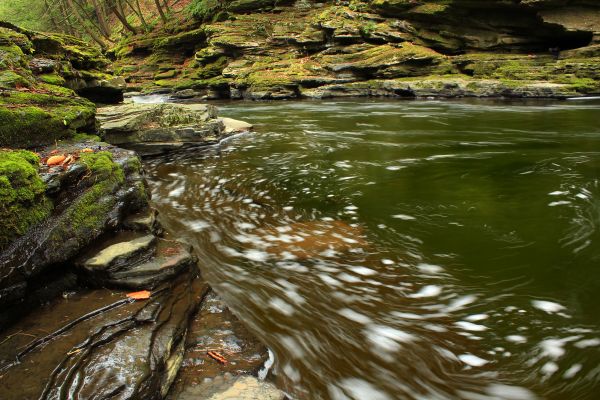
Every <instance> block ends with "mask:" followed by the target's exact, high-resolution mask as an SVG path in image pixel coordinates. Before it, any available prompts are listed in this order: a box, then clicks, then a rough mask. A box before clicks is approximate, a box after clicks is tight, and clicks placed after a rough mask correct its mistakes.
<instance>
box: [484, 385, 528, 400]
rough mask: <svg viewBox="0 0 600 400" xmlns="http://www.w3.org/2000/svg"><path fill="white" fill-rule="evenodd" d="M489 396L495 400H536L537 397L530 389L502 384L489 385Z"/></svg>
mask: <svg viewBox="0 0 600 400" xmlns="http://www.w3.org/2000/svg"><path fill="white" fill-rule="evenodd" d="M486 392H487V394H489V395H490V396H493V398H494V399H504V400H535V399H537V396H536V395H535V394H534V393H533V392H532V391H531V390H529V389H526V388H524V387H520V386H509V385H503V384H500V383H494V384H492V385H489V386H488V387H487V390H486Z"/></svg>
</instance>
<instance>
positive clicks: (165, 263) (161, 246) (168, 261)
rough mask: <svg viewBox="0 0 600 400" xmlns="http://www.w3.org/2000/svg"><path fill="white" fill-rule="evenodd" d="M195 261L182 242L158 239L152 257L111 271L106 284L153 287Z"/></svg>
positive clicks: (127, 286) (132, 287) (140, 287)
mask: <svg viewBox="0 0 600 400" xmlns="http://www.w3.org/2000/svg"><path fill="white" fill-rule="evenodd" d="M194 262H195V259H194V257H193V256H192V255H191V254H190V252H189V251H188V250H187V249H186V248H185V246H184V245H183V244H181V243H180V242H178V241H174V240H166V239H158V241H157V242H156V251H155V253H154V255H153V256H152V258H150V259H149V260H147V261H144V262H141V263H139V264H128V265H124V266H123V267H122V268H121V269H119V270H117V271H111V272H109V275H108V279H107V280H106V284H108V285H110V286H115V287H125V288H131V289H152V288H154V287H156V286H157V285H158V284H160V283H162V282H164V281H166V280H169V279H172V278H173V277H175V276H176V275H177V274H179V273H181V272H182V271H184V270H186V269H188V268H190V266H192V265H193V264H194Z"/></svg>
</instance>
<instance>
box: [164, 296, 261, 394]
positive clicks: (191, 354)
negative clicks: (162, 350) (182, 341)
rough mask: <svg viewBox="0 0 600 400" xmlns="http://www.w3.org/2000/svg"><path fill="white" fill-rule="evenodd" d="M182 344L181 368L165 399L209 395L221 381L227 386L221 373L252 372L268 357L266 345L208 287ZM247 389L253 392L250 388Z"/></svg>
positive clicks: (226, 374)
mask: <svg viewBox="0 0 600 400" xmlns="http://www.w3.org/2000/svg"><path fill="white" fill-rule="evenodd" d="M185 347H186V350H185V354H184V357H183V363H182V366H181V370H180V371H179V375H178V376H177V379H176V380H175V382H174V384H173V388H172V390H171V392H170V394H169V397H168V399H169V400H188V399H190V400H191V399H198V398H201V399H208V398H212V397H210V396H211V395H210V393H211V392H212V393H216V392H219V391H220V389H219V390H217V387H220V386H221V385H222V384H223V383H226V385H225V386H226V387H228V386H229V384H230V383H232V379H231V378H227V379H223V376H228V377H233V376H239V375H245V374H254V375H256V374H257V373H258V372H259V370H260V369H261V368H262V366H263V365H264V363H265V361H266V360H267V358H268V353H267V348H266V347H265V346H264V345H263V344H262V343H261V342H259V341H258V340H257V339H256V338H255V337H254V336H253V335H252V334H251V333H250V332H249V331H248V330H247V329H246V328H245V327H244V325H243V324H242V323H241V322H240V321H239V320H238V319H237V317H236V316H235V315H234V314H233V313H232V312H231V310H230V309H229V308H228V307H227V305H226V304H225V303H223V301H222V300H221V299H220V298H219V296H218V295H217V294H216V293H215V292H213V291H212V290H210V289H209V288H207V295H206V297H205V299H204V301H203V302H202V305H201V308H200V311H199V312H198V314H197V315H196V316H195V317H194V318H193V319H192V321H191V323H190V328H189V332H188V336H187V339H186V345H185ZM209 351H215V352H217V353H218V354H220V355H222V356H223V357H224V358H225V359H226V363H225V364H224V363H221V362H219V361H217V360H215V359H213V358H211V357H210V356H209V355H208V354H207V353H208V352H209ZM252 379H255V378H252ZM257 386H261V385H257ZM247 390H248V393H255V392H254V391H253V390H254V389H252V388H250V387H248V388H247ZM244 398H246V397H244ZM248 398H253V397H248ZM256 398H259V399H262V398H263V397H256ZM266 398H269V397H266Z"/></svg>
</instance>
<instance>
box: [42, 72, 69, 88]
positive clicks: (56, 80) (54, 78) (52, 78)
mask: <svg viewBox="0 0 600 400" xmlns="http://www.w3.org/2000/svg"><path fill="white" fill-rule="evenodd" d="M38 79H39V80H40V81H42V82H44V83H47V84H49V85H57V86H62V85H64V84H65V78H63V77H62V76H60V75H58V74H44V75H39V76H38Z"/></svg>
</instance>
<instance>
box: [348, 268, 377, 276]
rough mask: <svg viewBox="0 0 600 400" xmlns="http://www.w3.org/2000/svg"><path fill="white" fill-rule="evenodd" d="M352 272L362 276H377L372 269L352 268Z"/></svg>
mask: <svg viewBox="0 0 600 400" xmlns="http://www.w3.org/2000/svg"><path fill="white" fill-rule="evenodd" d="M350 270H351V271H352V272H354V273H356V274H359V275H362V276H372V275H377V271H375V270H374V269H371V268H367V267H350Z"/></svg>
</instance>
